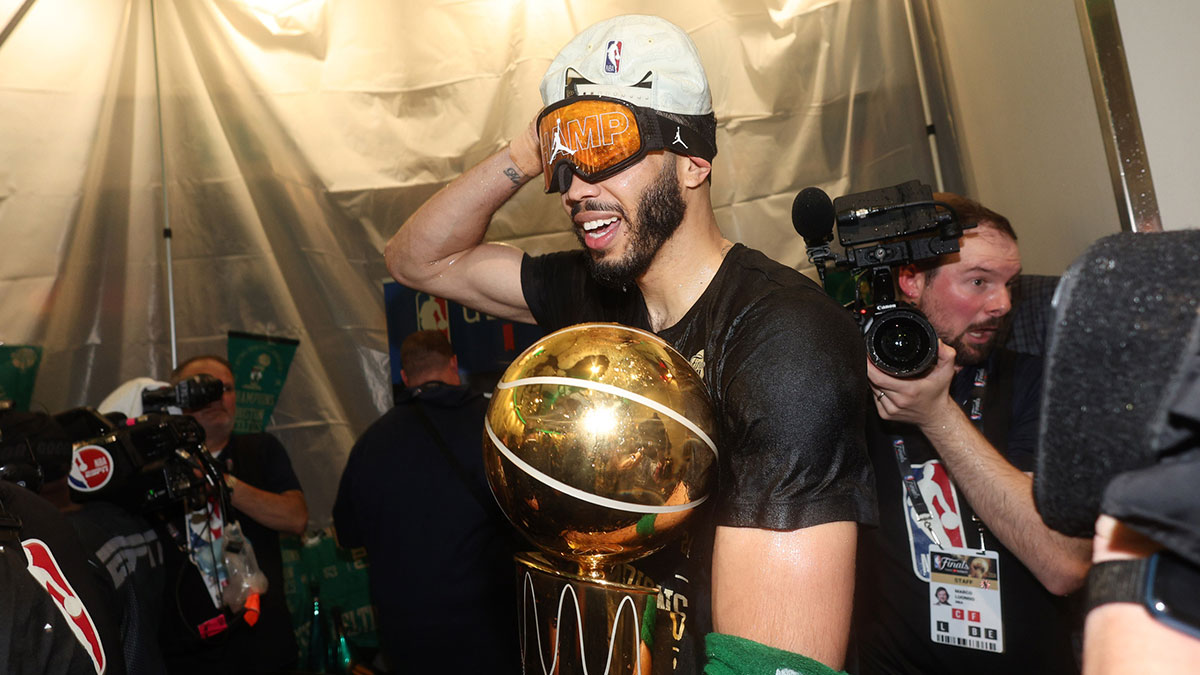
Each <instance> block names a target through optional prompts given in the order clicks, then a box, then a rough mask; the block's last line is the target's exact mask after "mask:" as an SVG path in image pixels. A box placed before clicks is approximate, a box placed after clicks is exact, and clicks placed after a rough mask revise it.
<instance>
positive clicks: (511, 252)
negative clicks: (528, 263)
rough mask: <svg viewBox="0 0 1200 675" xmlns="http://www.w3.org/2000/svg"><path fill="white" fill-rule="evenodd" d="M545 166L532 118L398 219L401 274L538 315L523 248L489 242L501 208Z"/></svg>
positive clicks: (394, 256) (487, 308) (396, 270)
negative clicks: (525, 279)
mask: <svg viewBox="0 0 1200 675" xmlns="http://www.w3.org/2000/svg"><path fill="white" fill-rule="evenodd" d="M541 172H542V164H541V155H540V151H539V149H538V143H537V136H536V133H535V131H534V126H533V125H532V124H531V125H530V126H529V127H528V128H527V129H526V131H525V132H524V133H522V134H521V135H519V136H517V137H516V138H514V139H513V141H512V143H510V144H509V146H508V147H507V148H505V149H503V150H501V151H499V152H497V153H496V154H494V155H492V156H490V157H488V158H487V159H485V160H483V161H482V162H480V163H479V164H476V165H475V166H474V167H472V168H471V169H469V170H468V171H467V172H466V173H464V174H463V175H461V176H459V177H458V178H456V179H455V180H454V181H453V182H451V183H450V184H449V185H447V186H446V187H444V188H442V190H440V191H439V192H438V193H437V194H435V195H434V196H433V197H431V198H430V199H429V200H428V201H427V202H425V203H424V204H423V205H422V206H421V208H419V209H417V211H416V212H415V213H413V215H412V216H411V217H410V218H409V219H408V220H407V221H405V223H404V224H403V225H402V226H400V229H399V230H398V231H397V232H396V234H395V235H393V236H392V238H391V239H390V240H389V241H388V243H387V247H386V248H385V250H384V256H385V258H386V260H387V266H388V271H389V272H391V274H392V277H393V278H395V279H396V281H398V282H400V283H402V284H404V285H405V286H409V287H411V288H416V289H419V290H422V291H425V292H426V293H430V294H433V295H437V296H440V297H443V298H448V299H450V300H454V301H455V302H458V303H460V304H463V305H466V306H468V307H471V308H473V309H477V310H479V311H482V312H486V313H488V314H492V315H494V316H498V317H502V318H505V319H510V320H514V321H524V322H530V323H531V322H532V321H533V317H532V315H531V314H530V313H529V308H528V307H527V306H526V305H525V298H524V296H523V295H522V293H521V256H522V253H521V251H520V250H519V249H517V248H514V247H512V246H507V245H504V244H498V243H484V241H483V239H484V235H485V234H486V233H487V228H488V225H489V224H490V223H491V220H492V216H493V215H494V214H495V213H496V211H497V210H498V209H499V208H500V207H501V206H503V205H504V203H505V202H507V201H508V200H509V199H510V198H511V197H512V196H513V194H515V193H516V191H517V190H518V189H519V188H520V187H521V186H522V185H524V184H525V183H528V182H529V180H530V179H531V178H533V177H535V176H537V175H538V174H540V173H541Z"/></svg>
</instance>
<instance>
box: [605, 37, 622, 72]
mask: <svg viewBox="0 0 1200 675" xmlns="http://www.w3.org/2000/svg"><path fill="white" fill-rule="evenodd" d="M620 70H621V41H620V40H609V42H608V47H607V48H606V49H605V50H604V72H606V73H616V72H618V71H620Z"/></svg>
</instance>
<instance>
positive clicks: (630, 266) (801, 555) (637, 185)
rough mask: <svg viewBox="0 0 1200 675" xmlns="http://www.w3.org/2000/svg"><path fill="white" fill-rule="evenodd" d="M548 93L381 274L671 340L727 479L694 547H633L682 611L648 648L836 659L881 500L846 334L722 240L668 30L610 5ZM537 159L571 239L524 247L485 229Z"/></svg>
mask: <svg viewBox="0 0 1200 675" xmlns="http://www.w3.org/2000/svg"><path fill="white" fill-rule="evenodd" d="M541 91H542V100H543V102H544V103H545V106H546V107H545V108H544V109H543V110H542V111H541V113H540V114H539V115H538V116H537V118H536V120H535V121H534V123H533V124H532V125H531V126H530V127H529V129H528V130H527V131H526V132H524V133H522V134H520V135H519V136H518V137H517V138H515V139H513V141H512V142H511V144H510V145H509V146H508V147H507V148H505V149H503V150H501V151H500V152H497V153H496V154H494V155H492V156H491V157H488V158H487V159H485V160H483V161H482V162H480V163H479V164H477V165H476V166H474V167H473V168H471V169H470V170H468V171H467V172H466V173H465V174H463V175H462V176H460V177H459V178H457V179H456V180H454V181H453V182H452V183H450V184H449V185H448V186H447V187H446V188H445V189H443V190H442V191H441V192H439V193H438V194H436V195H434V197H432V198H431V199H430V200H429V201H427V202H426V203H425V204H424V205H423V206H422V207H421V208H420V209H419V210H418V211H417V212H416V213H415V214H413V215H412V217H411V218H409V220H408V221H407V222H406V223H405V224H404V225H403V226H402V227H401V228H400V229H399V231H398V232H397V233H396V234H395V236H393V237H392V239H391V241H390V242H388V246H387V251H386V255H387V262H388V268H389V270H390V271H391V273H392V275H393V276H394V277H395V278H396V280H397V281H399V282H400V283H402V284H405V285H407V286H411V287H414V288H417V289H420V290H422V291H425V292H428V293H431V294H435V295H440V296H443V297H447V298H450V299H453V300H455V301H457V302H460V303H462V304H464V305H467V306H470V307H473V308H475V309H478V310H480V311H484V312H487V313H489V314H493V315H496V316H500V317H504V318H507V319H510V320H519V321H526V322H529V321H536V322H537V323H538V324H539V325H541V326H542V327H544V328H545V329H547V330H556V329H558V328H561V327H564V326H567V325H571V324H575V323H580V322H584V321H613V322H619V323H623V324H627V325H632V326H636V327H640V328H644V329H648V330H652V331H654V332H655V333H657V334H658V335H660V336H662V337H663V338H664V339H666V340H667V341H668V342H669V343H671V344H672V345H673V346H674V347H675V348H676V349H677V350H679V351H680V353H682V354H683V355H684V356H685V358H688V359H689V360H690V362H691V363H692V365H693V367H694V368H695V369H696V370H697V372H699V373H700V374H701V376H702V377H703V378H704V381H705V383H706V384H707V386H708V388H709V391H710V393H711V395H712V398H713V401H714V404H715V409H716V410H715V411H716V417H717V419H718V420H719V424H720V429H719V434H720V441H719V443H720V448H719V449H720V460H719V471H720V474H719V481H718V483H719V492H718V494H717V495H716V496H715V498H714V499H711V500H709V502H708V504H707V505H706V507H709V508H708V511H707V513H706V514H705V515H704V516H703V517H701V518H696V519H694V522H695V521H700V524H699V525H696V526H694V528H693V531H692V532H691V536H690V537H689V538H687V539H686V541H685V544H689V545H690V546H688V547H687V550H683V549H682V548H681V549H679V550H676V549H668V550H665V551H663V552H660V553H659V554H655V555H654V556H651V557H650V558H648V559H646V560H645V561H642V562H640V563H639V567H644V571H645V572H646V573H647V574H649V575H650V576H651V577H652V578H654V579H655V581H657V582H658V583H659V584H660V585H661V586H662V592H661V595H660V598H662V602H663V603H665V604H667V605H668V610H670V612H671V621H672V625H673V626H676V627H678V630H676V631H674V633H675V637H676V639H677V642H676V643H675V644H673V645H666V646H662V645H656V649H657V650H666V651H668V652H669V653H672V654H674V658H675V664H674V665H675V670H676V672H681V673H698V672H700V671H701V669H702V668H703V667H704V665H705V640H706V639H707V648H708V651H709V653H710V654H711V657H710V658H709V664H710V665H714V667H725V668H728V669H729V670H728V671H722V672H746V671H745V670H744V669H745V668H748V667H750V666H751V664H757V667H759V668H762V666H763V665H764V664H770V666H771V668H770V670H769V672H775V671H776V670H778V669H790V670H794V671H796V672H803V673H825V672H832V671H831V669H840V668H841V667H842V663H843V659H844V655H845V654H844V653H845V649H846V643H847V635H848V631H849V625H850V611H851V604H852V603H851V598H852V591H853V578H854V573H853V569H854V556H855V543H856V531H857V523H859V522H873V521H874V519H875V512H876V507H875V503H874V499H873V495H872V491H871V490H870V487H869V486H870V485H871V472H870V468H869V465H868V462H867V459H866V454H865V443H864V438H863V428H864V424H865V407H866V406H865V401H866V400H867V399H866V395H867V390H866V386H867V384H866V378H865V373H864V368H863V362H864V361H863V359H864V358H865V349H864V347H863V340H862V337H861V335H860V333H859V331H858V328H857V327H856V325H855V324H854V322H853V320H852V319H851V318H850V316H849V313H848V312H846V311H845V310H843V309H842V308H841V307H840V306H838V305H837V304H836V303H835V302H834V301H832V300H831V299H830V298H829V297H828V296H826V294H825V293H824V292H823V291H822V289H821V288H820V287H819V286H817V285H816V284H815V283H813V282H811V281H810V280H808V279H807V278H806V277H804V276H803V275H801V274H799V273H798V272H796V271H794V270H792V269H790V268H788V267H785V266H783V265H781V264H778V263H776V262H774V261H772V260H770V259H769V258H767V257H766V256H765V255H763V254H762V253H760V252H758V251H754V250H751V249H749V248H747V247H745V246H743V245H741V244H735V243H734V242H732V241H729V240H727V239H725V238H724V236H722V234H721V231H720V229H719V228H718V227H717V223H716V218H715V215H714V214H713V208H712V201H711V185H710V177H711V174H712V169H713V167H712V160H713V157H714V155H715V154H716V118H715V116H714V115H713V112H712V101H711V96H710V93H709V88H708V82H707V79H706V76H705V74H704V69H703V66H702V65H701V63H700V59H699V55H698V53H697V50H696V47H695V45H694V44H692V42H691V40H690V39H689V38H688V36H687V35H686V34H685V33H684V32H683V31H681V30H680V29H679V28H678V27H676V26H674V25H672V24H670V23H668V22H666V21H664V20H662V19H659V18H656V17H648V16H620V17H616V18H613V19H609V20H606V21H602V22H600V23H598V24H596V25H594V26H592V27H590V28H588V29H586V30H585V31H584V32H583V33H581V34H580V35H579V36H577V37H576V38H575V39H574V40H572V41H571V42H570V43H568V44H567V45H566V47H564V48H563V50H562V51H561V52H560V53H559V55H558V57H557V58H556V59H555V60H554V62H553V63H552V64H551V66H550V68H549V70H548V72H547V73H546V75H545V78H544V79H543V80H542V86H541ZM589 129H590V130H594V131H596V132H597V133H595V134H589V133H587V130H589ZM600 130H604V133H600ZM539 174H541V175H542V176H543V182H542V184H541V187H543V188H544V189H545V190H546V192H547V193H550V194H557V195H558V199H559V200H560V201H561V203H562V206H563V210H564V212H565V213H566V215H567V216H568V218H569V221H570V223H571V226H572V229H573V231H574V232H575V234H576V236H577V237H578V239H579V241H580V244H581V246H582V250H574V251H564V252H559V253H553V254H550V255H545V256H539V257H531V256H527V255H523V254H522V252H521V251H519V250H517V249H515V248H512V247H509V246H503V245H497V244H491V243H485V242H484V237H485V234H486V233H487V229H488V224H489V222H490V220H491V218H492V216H493V214H494V213H495V212H496V210H497V209H498V208H500V206H501V205H503V204H504V203H505V202H506V201H507V200H508V199H509V198H510V197H512V195H513V194H515V192H516V191H517V190H518V189H519V188H520V187H522V186H523V185H525V184H526V183H528V182H530V181H531V180H533V179H534V178H535V177H536V176H538V175H539ZM710 573H711V577H710ZM738 650H742V651H738ZM746 650H749V651H746ZM735 652H737V655H736V656H735ZM747 653H749V654H752V655H753V656H752V657H747V656H746V654H747ZM762 669H763V670H766V669H765V668H762ZM755 672H757V671H755Z"/></svg>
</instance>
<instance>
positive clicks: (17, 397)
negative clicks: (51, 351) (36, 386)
mask: <svg viewBox="0 0 1200 675" xmlns="http://www.w3.org/2000/svg"><path fill="white" fill-rule="evenodd" d="M41 363H42V348H41V347H34V346H32V345H0V401H12V406H13V408H15V409H17V410H29V402H30V400H32V399H33V383H34V381H36V380H37V371H38V366H39V365H41Z"/></svg>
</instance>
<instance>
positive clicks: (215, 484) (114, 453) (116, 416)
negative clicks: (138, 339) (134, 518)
mask: <svg viewBox="0 0 1200 675" xmlns="http://www.w3.org/2000/svg"><path fill="white" fill-rule="evenodd" d="M223 394H224V384H223V383H222V382H221V381H220V380H218V379H216V378H214V377H212V376H211V375H195V376H193V377H191V378H188V379H186V380H183V381H182V382H180V383H178V384H176V385H174V386H170V387H160V388H156V389H146V390H144V391H143V392H142V394H141V400H142V408H143V410H144V411H145V412H144V414H142V415H140V416H138V417H131V418H127V417H125V415H123V414H121V413H108V414H100V413H99V412H98V411H96V409H94V408H74V409H71V410H67V411H65V412H62V413H58V414H57V415H54V420H55V421H56V422H57V423H58V424H59V426H61V427H62V428H63V429H65V430H66V431H67V433H68V435H69V436H70V438H71V439H72V440H73V441H74V443H73V452H72V457H71V468H70V473H69V474H68V476H67V483H68V485H69V487H70V489H71V499H72V501H75V502H79V503H83V502H89V501H108V502H112V503H115V504H118V505H121V506H123V507H125V508H127V509H129V510H131V511H136V512H142V513H145V512H148V511H154V510H160V509H164V508H166V507H169V506H172V505H177V504H179V505H183V506H184V507H185V509H187V510H192V509H197V508H202V507H203V506H204V504H205V503H206V502H207V500H208V498H209V497H216V498H218V499H219V500H221V501H222V504H223V506H228V504H227V503H226V502H227V499H228V495H227V492H226V490H225V483H224V481H223V479H222V477H221V472H220V469H219V468H218V467H217V465H216V463H215V461H214V460H213V459H212V456H211V455H209V454H208V450H207V449H205V446H204V428H203V427H202V426H200V423H199V422H197V421H196V420H195V419H193V418H191V417H188V416H186V415H181V414H178V413H179V412H180V411H182V410H193V409H196V408H202V407H204V406H205V405H208V404H209V403H211V402H213V401H216V400H218V399H220V398H221V396H222V395H223ZM225 512H228V511H225Z"/></svg>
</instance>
